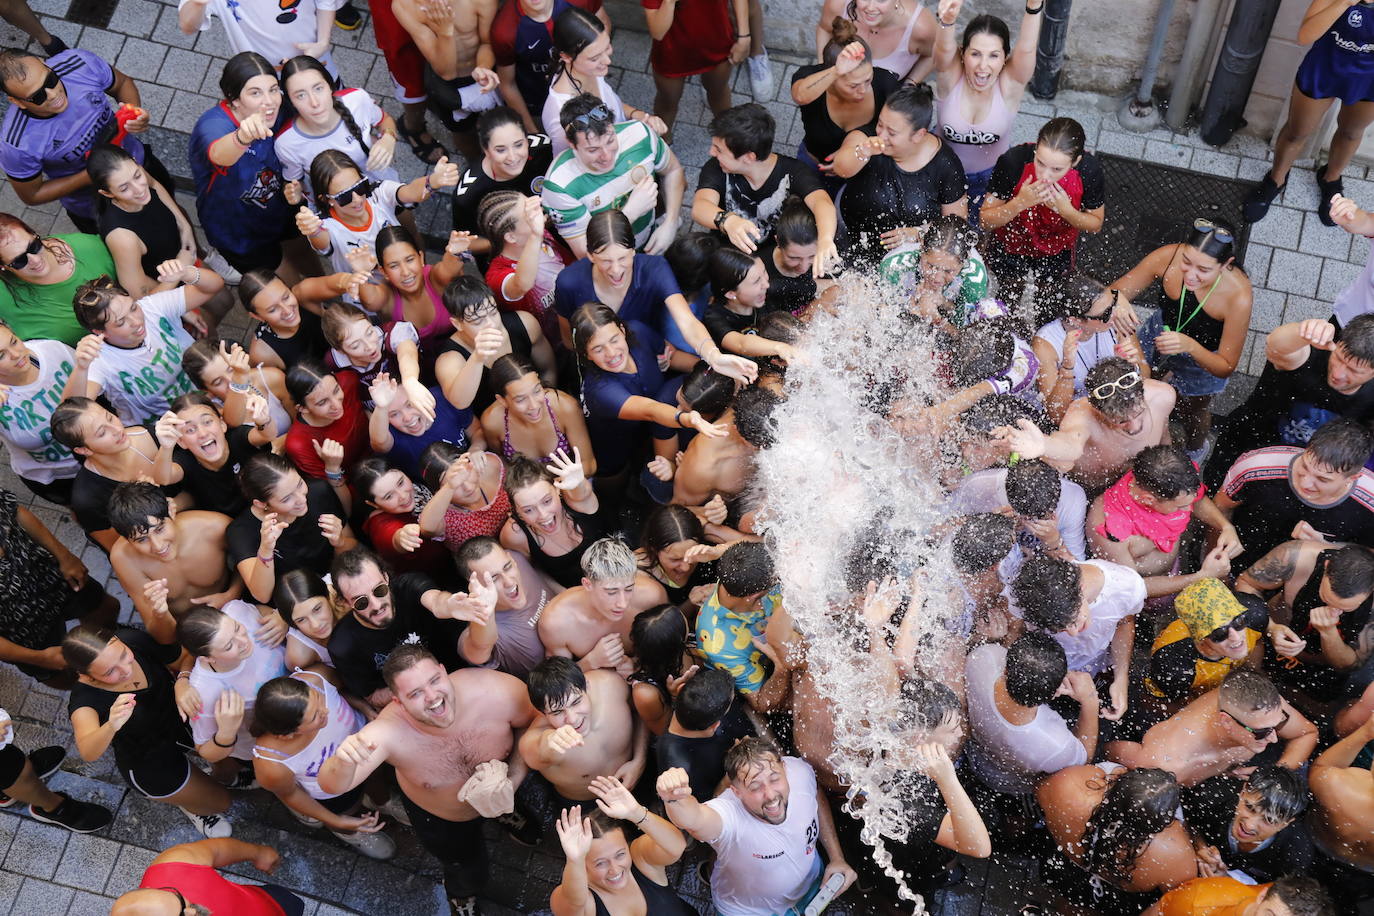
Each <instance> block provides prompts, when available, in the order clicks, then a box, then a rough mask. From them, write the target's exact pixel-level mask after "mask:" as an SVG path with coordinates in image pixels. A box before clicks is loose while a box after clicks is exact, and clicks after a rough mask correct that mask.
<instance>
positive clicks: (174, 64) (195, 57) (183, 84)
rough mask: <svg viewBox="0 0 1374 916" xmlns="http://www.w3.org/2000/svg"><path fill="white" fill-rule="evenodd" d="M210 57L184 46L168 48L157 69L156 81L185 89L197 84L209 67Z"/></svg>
mask: <svg viewBox="0 0 1374 916" xmlns="http://www.w3.org/2000/svg"><path fill="white" fill-rule="evenodd" d="M210 60H211V59H210V58H208V57H206V56H205V55H204V54H197V53H195V52H194V51H188V50H186V49H185V48H169V49H168V51H167V56H166V58H165V59H164V60H163V62H162V69H161V70H159V71H158V76H157V81H158V82H159V83H161V84H162V85H164V86H172V87H174V88H176V89H178V90H181V91H185V90H186V89H187V88H189V87H193V86H199V85H200V84H201V81H202V80H204V79H205V74H206V72H208V70H209V68H210Z"/></svg>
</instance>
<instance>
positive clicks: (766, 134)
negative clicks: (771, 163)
mask: <svg viewBox="0 0 1374 916" xmlns="http://www.w3.org/2000/svg"><path fill="white" fill-rule="evenodd" d="M777 127H778V124H777V122H776V121H774V120H773V116H772V115H771V114H769V113H768V109H767V108H764V107H763V106H762V105H760V104H759V103H758V102H746V103H744V104H743V105H736V106H735V107H734V108H728V109H726V110H725V111H722V112H721V113H720V114H718V115H716V116H715V117H714V118H712V119H711V127H710V131H711V136H712V137H715V138H717V139H719V140H720V141H721V142H722V143H724V144H725V148H726V149H728V150H729V151H730V155H732V156H735V157H740V156H745V155H747V154H749V153H753V154H754V156H755V157H756V158H758V159H767V158H768V156H769V154H771V153H772V152H773V134H774V132H775V131H776V130H777Z"/></svg>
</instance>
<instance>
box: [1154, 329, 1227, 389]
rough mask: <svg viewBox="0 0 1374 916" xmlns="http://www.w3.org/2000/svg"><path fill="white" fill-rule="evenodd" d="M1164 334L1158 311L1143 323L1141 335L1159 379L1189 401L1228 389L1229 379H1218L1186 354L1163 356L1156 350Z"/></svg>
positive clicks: (1155, 374) (1156, 376)
mask: <svg viewBox="0 0 1374 916" xmlns="http://www.w3.org/2000/svg"><path fill="white" fill-rule="evenodd" d="M1163 331H1164V318H1163V316H1162V315H1161V314H1160V313H1159V312H1158V311H1156V312H1155V313H1154V314H1152V315H1151V316H1150V317H1149V318H1146V319H1145V321H1144V323H1143V324H1141V326H1140V330H1139V331H1138V332H1137V334H1138V335H1139V337H1140V349H1141V352H1142V353H1144V355H1145V362H1146V363H1148V364H1149V366H1150V369H1151V370H1152V371H1153V372H1154V376H1155V378H1157V379H1159V380H1160V381H1162V382H1168V383H1169V384H1170V385H1172V386H1173V387H1174V390H1175V391H1177V392H1178V393H1179V394H1180V395H1182V396H1183V397H1187V398H1201V397H1208V396H1210V395H1214V394H1220V393H1221V391H1222V389H1224V388H1225V387H1226V379H1224V378H1217V377H1216V376H1215V375H1213V374H1212V373H1210V372H1208V371H1207V370H1206V369H1204V368H1202V367H1201V366H1199V365H1198V364H1197V360H1195V359H1193V358H1192V357H1191V356H1188V355H1186V354H1183V353H1175V354H1173V355H1171V356H1160V355H1159V353H1158V352H1157V351H1156V350H1155V338H1156V337H1158V336H1159V335H1160V334H1161V333H1162V332H1163Z"/></svg>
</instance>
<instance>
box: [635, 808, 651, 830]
mask: <svg viewBox="0 0 1374 916" xmlns="http://www.w3.org/2000/svg"><path fill="white" fill-rule="evenodd" d="M640 809H641V810H642V811H643V812H644V813H643V814H641V815H640V816H639V820H637V821H635V826H636V827H638V826H639V825H640V824H642V823H644V819H645V818H647V817H648V816H649V809H648V808H647V807H645V806H643V805H641V806H640Z"/></svg>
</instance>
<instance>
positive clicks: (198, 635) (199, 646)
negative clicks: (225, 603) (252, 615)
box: [177, 605, 234, 658]
mask: <svg viewBox="0 0 1374 916" xmlns="http://www.w3.org/2000/svg"><path fill="white" fill-rule="evenodd" d="M233 619H234V618H232V617H230V616H229V615H228V614H226V613H224V612H223V611H221V610H219V609H218V608H212V607H206V606H205V605H197V606H196V607H193V608H191V609H190V610H189V611H187V612H186V613H185V614H184V615H183V616H182V617H181V619H180V620H178V621H177V642H179V643H181V645H182V647H183V648H184V649H185V650H186V651H187V652H190V653H191V654H192V655H194V656H196V657H198V658H205V657H207V656H209V655H210V644H211V643H213V642H214V641H215V637H216V636H218V635H219V628H220V626H222V625H223V623H224V621H226V620H229V621H232V620H233Z"/></svg>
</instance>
